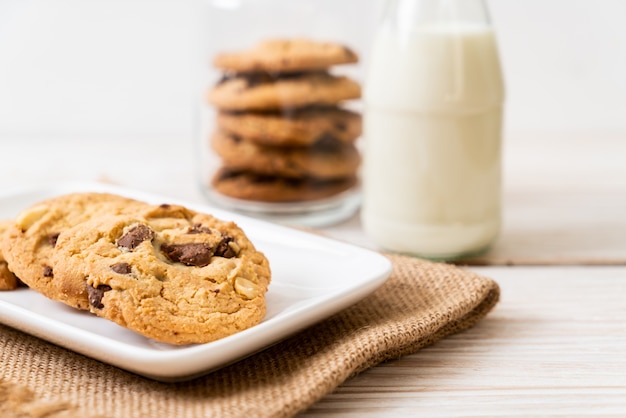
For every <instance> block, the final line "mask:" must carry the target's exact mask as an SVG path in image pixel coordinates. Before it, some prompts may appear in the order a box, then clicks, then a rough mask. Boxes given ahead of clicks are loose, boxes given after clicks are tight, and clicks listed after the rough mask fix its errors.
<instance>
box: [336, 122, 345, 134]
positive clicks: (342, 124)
mask: <svg viewBox="0 0 626 418" xmlns="http://www.w3.org/2000/svg"><path fill="white" fill-rule="evenodd" d="M334 125H335V129H337V130H338V131H342V132H345V131H346V130H347V129H348V125H347V124H346V123H345V122H339V121H337V122H335V123H334Z"/></svg>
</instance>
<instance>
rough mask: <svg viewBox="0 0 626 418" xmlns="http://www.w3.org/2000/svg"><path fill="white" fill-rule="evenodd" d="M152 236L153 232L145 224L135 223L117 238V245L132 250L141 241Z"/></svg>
mask: <svg viewBox="0 0 626 418" xmlns="http://www.w3.org/2000/svg"><path fill="white" fill-rule="evenodd" d="M153 237H154V232H153V231H152V230H151V229H150V228H148V227H147V226H146V225H141V224H140V225H137V226H135V227H133V228H131V229H130V230H129V231H128V232H126V233H125V234H124V235H122V236H121V237H120V239H118V240H117V246H118V247H122V248H126V249H128V250H130V251H133V250H134V249H135V248H137V247H138V246H139V244H141V243H142V242H144V241H145V240H148V239H150V240H151V239H152V238H153Z"/></svg>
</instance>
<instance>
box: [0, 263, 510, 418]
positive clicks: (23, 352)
mask: <svg viewBox="0 0 626 418" xmlns="http://www.w3.org/2000/svg"><path fill="white" fill-rule="evenodd" d="M389 257H390V259H391V260H392V262H393V264H394V271H393V273H392V275H391V277H390V278H389V280H388V281H387V282H386V283H385V284H384V285H383V286H381V287H380V288H379V289H378V290H377V291H376V292H374V293H373V294H372V295H370V296H369V297H367V298H366V299H364V300H362V301H361V302H359V303H357V304H356V305H353V306H352V307H350V308H348V309H345V310H344V311H342V312H340V313H338V314H336V315H334V316H332V317H330V318H328V319H326V320H324V321H323V322H321V323H318V324H317V325H314V326H312V327H310V328H308V329H306V330H305V331H303V332H300V333H299V334H296V335H294V336H292V337H290V338H288V339H286V340H284V341H282V342H280V343H278V344H276V345H274V346H272V347H270V348H268V349H266V350H264V351H262V352H260V353H257V354H255V355H253V356H251V357H249V358H247V359H244V360H242V361H240V362H238V363H235V364H233V365H231V366H228V367H225V368H223V369H220V370H218V371H216V372H214V373H212V374H209V375H207V376H204V377H201V378H198V379H196V380H192V381H189V382H184V383H159V382H155V381H151V380H148V379H145V378H142V377H139V376H136V375H133V374H130V373H127V372H125V371H123V370H120V369H117V368H115V367H112V366H109V365H106V364H103V363H100V362H98V361H96V360H92V359H90V358H87V357H84V356H82V355H80V354H76V353H74V352H71V351H68V350H66V349H63V348H60V347H58V346H55V345H52V344H49V343H47V342H45V341H42V340H40V339H37V338H35V337H31V336H29V335H26V334H23V333H21V332H19V331H15V330H13V329H11V328H7V327H4V326H0V350H1V354H0V365H1V370H0V417H3V418H11V417H47V418H60V417H75V416H76V417H96V416H102V417H123V418H133V417H253V416H254V417H259V416H267V417H287V416H293V415H295V414H296V413H298V412H299V411H303V410H305V409H306V408H307V407H308V406H310V405H311V404H313V403H314V402H316V401H318V400H319V399H321V398H322V397H323V396H324V395H325V394H327V393H330V392H332V391H333V390H334V389H335V388H336V387H337V386H338V385H340V384H341V383H342V382H344V381H345V380H346V379H348V378H350V377H351V376H353V375H355V374H356V373H359V372H361V371H363V370H365V369H367V368H369V367H372V366H374V365H376V364H378V363H380V362H382V361H385V360H390V359H396V358H398V357H400V356H402V355H405V354H409V353H414V352H415V351H417V350H419V349H420V348H422V347H425V346H428V345H430V344H433V343H434V342H436V341H437V340H439V339H441V338H443V337H445V336H447V335H450V334H453V333H456V332H459V331H462V330H464V329H466V328H468V327H471V326H472V325H474V324H475V323H476V322H477V321H478V320H480V319H481V318H483V317H484V316H485V315H486V314H487V313H488V312H489V311H490V310H491V308H492V307H493V306H494V305H495V304H496V302H497V301H498V298H499V295H500V289H499V287H498V285H497V284H496V283H495V282H494V281H493V280H491V279H488V278H484V277H481V276H478V275H476V274H474V273H471V272H469V271H466V270H463V269H461V268H458V267H454V266H450V265H445V264H436V263H430V262H427V261H422V260H418V259H414V258H409V257H404V256H398V255H389Z"/></svg>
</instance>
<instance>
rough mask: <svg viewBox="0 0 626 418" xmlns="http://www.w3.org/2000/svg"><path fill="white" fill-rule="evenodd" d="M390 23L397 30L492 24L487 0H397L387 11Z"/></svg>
mask: <svg viewBox="0 0 626 418" xmlns="http://www.w3.org/2000/svg"><path fill="white" fill-rule="evenodd" d="M386 17H387V23H391V24H392V25H395V26H397V27H396V28H395V29H396V30H400V31H402V30H410V29H415V28H416V27H422V26H432V25H437V26H439V25H442V24H445V25H452V26H455V27H461V26H463V25H476V26H477V27H483V28H484V27H486V26H491V19H490V17H489V13H488V10H487V7H486V5H485V3H484V1H483V0H419V1H416V0H394V1H392V2H391V4H390V5H389V9H387V13H386Z"/></svg>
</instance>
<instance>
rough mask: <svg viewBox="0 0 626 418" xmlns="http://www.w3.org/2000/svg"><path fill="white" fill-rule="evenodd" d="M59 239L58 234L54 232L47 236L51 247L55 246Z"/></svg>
mask: <svg viewBox="0 0 626 418" xmlns="http://www.w3.org/2000/svg"><path fill="white" fill-rule="evenodd" d="M58 239H59V232H56V233H54V234H50V235H48V244H50V245H52V246H53V247H54V246H55V245H57V240H58Z"/></svg>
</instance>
